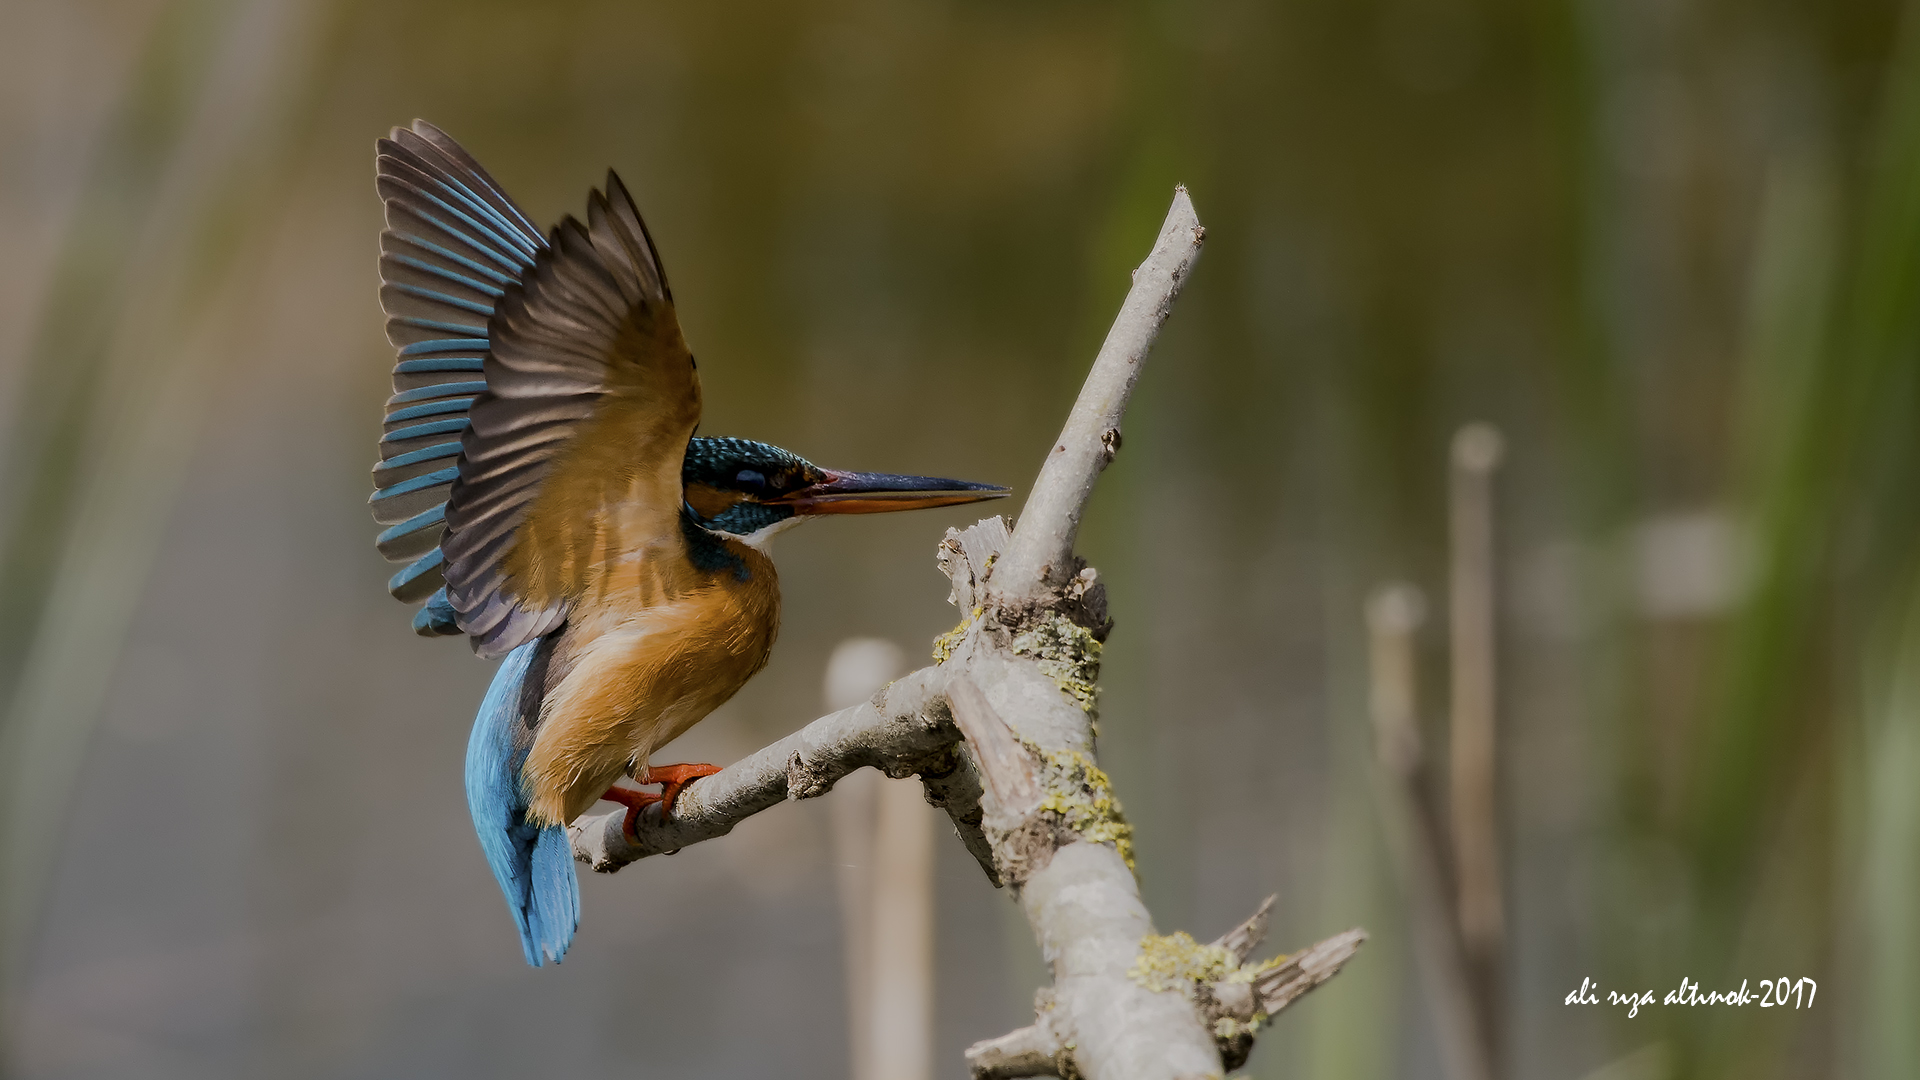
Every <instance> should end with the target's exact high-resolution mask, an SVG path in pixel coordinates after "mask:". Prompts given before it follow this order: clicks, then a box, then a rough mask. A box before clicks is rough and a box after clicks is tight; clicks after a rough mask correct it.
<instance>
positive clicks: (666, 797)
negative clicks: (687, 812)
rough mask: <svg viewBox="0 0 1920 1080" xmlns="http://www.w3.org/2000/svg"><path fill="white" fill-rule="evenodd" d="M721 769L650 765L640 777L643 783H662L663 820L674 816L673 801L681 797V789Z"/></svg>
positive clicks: (712, 766) (640, 781) (718, 767)
mask: <svg viewBox="0 0 1920 1080" xmlns="http://www.w3.org/2000/svg"><path fill="white" fill-rule="evenodd" d="M719 771H720V766H718V765H649V766H647V768H646V771H644V772H642V773H641V774H640V776H639V777H638V782H639V783H642V784H659V785H660V801H661V803H662V804H664V805H662V806H661V807H660V817H661V820H663V821H664V820H665V819H666V818H668V817H670V816H672V814H673V803H674V800H675V799H678V798H679V797H680V789H681V788H683V787H686V786H687V785H688V784H689V783H692V782H693V781H695V780H698V779H700V778H701V777H703V776H712V775H713V774H714V773H717V772H719Z"/></svg>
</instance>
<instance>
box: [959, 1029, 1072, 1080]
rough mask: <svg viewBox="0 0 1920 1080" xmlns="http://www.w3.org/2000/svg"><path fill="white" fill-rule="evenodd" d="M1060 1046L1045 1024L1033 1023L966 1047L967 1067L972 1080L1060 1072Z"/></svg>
mask: <svg viewBox="0 0 1920 1080" xmlns="http://www.w3.org/2000/svg"><path fill="white" fill-rule="evenodd" d="M1062 1049H1063V1047H1062V1046H1061V1045H1060V1040H1059V1039H1058V1038H1056V1037H1055V1036H1054V1034H1053V1032H1051V1031H1049V1030H1047V1026H1046V1025H1045V1024H1033V1025H1031V1026H1029V1027H1023V1028H1021V1029H1020V1030H1018V1031H1012V1032H1008V1033H1007V1034H1005V1035H1002V1036H1000V1037H999V1038H997V1039H987V1040H985V1041H983V1042H977V1043H974V1044H973V1045H972V1046H969V1047H967V1069H968V1071H969V1072H970V1073H971V1074H972V1077H973V1080H1015V1078H1016V1077H1026V1076H1059V1075H1060V1073H1061V1068H1060V1053H1061V1051H1062Z"/></svg>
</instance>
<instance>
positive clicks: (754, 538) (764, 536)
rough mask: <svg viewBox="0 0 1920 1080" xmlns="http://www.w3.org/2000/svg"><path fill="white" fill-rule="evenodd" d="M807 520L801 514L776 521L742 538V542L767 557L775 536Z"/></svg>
mask: <svg viewBox="0 0 1920 1080" xmlns="http://www.w3.org/2000/svg"><path fill="white" fill-rule="evenodd" d="M805 520H807V519H806V518H805V517H803V516H802V515H800V514H794V515H793V516H792V517H785V518H781V519H780V520H779V521H776V522H774V523H773V524H771V525H768V526H767V527H766V528H763V529H758V530H756V531H754V532H753V533H751V534H749V535H747V536H743V537H741V538H740V542H741V543H743V544H746V545H747V546H748V547H750V548H752V549H754V550H755V551H758V552H759V553H760V554H762V555H765V554H767V553H768V552H767V547H768V545H769V544H771V543H772V542H773V538H774V537H775V536H778V535H779V534H781V533H783V532H786V531H787V530H788V529H791V528H793V527H794V526H795V525H798V524H800V523H801V522H803V521H805Z"/></svg>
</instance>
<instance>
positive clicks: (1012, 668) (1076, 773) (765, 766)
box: [573, 188, 1366, 1080]
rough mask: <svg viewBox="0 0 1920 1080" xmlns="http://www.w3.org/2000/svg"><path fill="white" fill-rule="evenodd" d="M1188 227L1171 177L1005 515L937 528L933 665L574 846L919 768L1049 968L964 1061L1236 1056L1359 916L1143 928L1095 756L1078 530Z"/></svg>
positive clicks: (683, 828) (727, 823) (615, 817)
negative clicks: (1156, 219)
mask: <svg viewBox="0 0 1920 1080" xmlns="http://www.w3.org/2000/svg"><path fill="white" fill-rule="evenodd" d="M1204 237H1205V232H1204V230H1202V229H1201V227H1200V222H1199V219H1198V218H1197V217H1196V216H1195V214H1194V210H1193V204H1192V203H1191V202H1190V201H1189V200H1188V198H1187V193H1186V190H1185V189H1184V188H1182V189H1178V190H1176V191H1175V193H1174V199H1173V206H1172V207H1171V209H1170V210H1169V211H1168V214H1167V218H1166V222H1165V224H1164V225H1162V227H1161V229H1160V234H1159V237H1158V239H1157V241H1156V242H1155V244H1154V248H1153V252H1152V254H1151V255H1149V256H1148V258H1147V260H1146V262H1144V263H1142V264H1141V266H1140V268H1139V269H1138V270H1136V271H1135V272H1134V279H1133V288H1132V290H1131V291H1130V292H1129V293H1128V295H1127V299H1126V302H1125V304H1124V305H1122V307H1121V310H1120V314H1119V316H1118V317H1117V318H1116V319H1115V320H1114V324H1113V327H1112V329H1111V330H1110V331H1109V332H1108V334H1107V339H1106V342H1105V344H1104V345H1102V347H1101V349H1100V353H1099V356H1098V357H1097V358H1096V359H1095V361H1094V365H1093V369H1092V370H1091V371H1090V372H1089V373H1088V376H1087V380H1086V383H1085V385H1084V386H1083V387H1082V389H1081V393H1080V397H1079V400H1078V401H1077V402H1076V403H1075V404H1074V407H1073V411H1072V413H1071V414H1070V415H1069V417H1068V420H1067V424H1066V427H1065V428H1064V429H1063V430H1062V431H1061V433H1060V438H1059V439H1058V440H1057V441H1056V443H1055V444H1054V446H1053V449H1052V450H1051V452H1050V453H1049V454H1048V455H1047V459H1046V461H1045V463H1044V464H1043V465H1042V468H1041V471H1040V476H1039V478H1038V479H1037V480H1036V481H1035V483H1034V487H1033V491H1032V493H1031V495H1030V496H1029V498H1028V500H1027V504H1026V506H1025V508H1024V509H1023V511H1022V513H1021V515H1020V521H1019V525H1018V527H1016V528H1015V529H1013V530H1012V531H1011V533H1009V531H1008V529H1007V527H1006V525H1005V523H1004V522H1002V521H1001V520H1000V519H999V518H990V519H988V520H986V521H983V522H981V523H979V524H977V525H975V526H973V527H971V528H969V529H966V530H959V531H949V532H948V534H947V537H946V539H945V541H943V542H942V544H941V546H940V554H939V559H940V568H941V570H942V571H943V572H945V573H946V574H947V575H948V577H949V578H950V579H951V581H952V583H953V593H952V596H951V599H952V601H953V602H954V603H955V604H956V605H957V606H958V607H959V608H960V610H961V611H963V612H966V613H968V617H967V620H966V621H965V622H964V623H963V624H962V625H961V626H960V627H959V628H958V629H957V630H956V631H955V632H954V633H953V634H950V635H948V636H947V637H946V638H943V639H942V642H941V646H940V655H941V662H940V663H938V664H937V665H936V666H934V667H931V668H925V669H922V670H920V671H916V672H914V673H913V674H911V675H908V676H906V677H905V678H902V679H900V680H899V681H897V682H895V683H893V684H892V685H890V686H888V687H886V688H885V689H883V690H881V691H880V692H879V693H878V694H876V695H874V698H873V700H872V701H870V702H866V703H864V704H861V705H858V706H855V707H853V708H851V709H844V710H842V711H840V712H837V713H834V714H832V715H830V716H824V717H821V718H820V719H818V720H816V721H814V722H813V723H811V724H809V725H807V726H806V727H805V728H803V729H802V730H800V731H799V732H797V733H795V734H794V735H791V736H789V737H787V738H786V739H783V740H781V741H780V742H778V743H775V744H773V745H772V746H769V747H767V748H766V749H764V750H761V751H760V752H759V753H756V754H754V755H752V756H751V757H748V758H746V759H745V760H743V761H740V762H738V763H736V764H734V765H731V766H729V767H728V768H726V769H724V770H722V771H721V772H719V773H718V774H716V775H714V776H711V777H707V778H705V779H702V780H698V781H695V782H694V783H692V784H690V785H688V786H687V787H686V788H685V789H684V790H683V791H682V792H681V794H680V796H679V799H678V801H677V803H676V805H675V806H674V807H673V808H672V814H671V816H670V817H669V818H668V819H666V820H662V818H661V815H660V812H659V811H658V810H657V809H654V808H652V807H649V808H648V809H647V811H646V812H645V813H644V814H642V815H641V817H640V820H639V823H638V825H637V827H636V830H635V833H634V835H632V836H629V835H627V834H626V833H625V832H624V830H623V823H622V818H623V815H622V814H620V813H615V814H610V815H606V816H604V817H599V818H591V819H586V820H584V821H582V822H580V823H579V824H578V825H576V826H575V827H574V830H573V840H574V853H575V856H576V857H577V858H579V859H580V860H582V861H585V862H589V863H591V864H592V865H593V867H594V868H595V869H596V870H606V871H611V870H617V869H619V868H620V867H621V866H623V865H625V864H627V863H629V862H632V861H634V860H636V859H639V858H643V857H645V856H647V855H653V854H660V853H664V852H670V851H674V850H677V849H679V848H682V847H685V846H686V845H688V844H692V843H697V842H699V841H701V840H707V839H711V838H713V837H716V836H722V835H725V834H726V833H727V832H728V831H729V830H731V829H732V828H733V826H734V825H736V824H738V823H739V822H740V821H741V820H743V819H745V818H746V817H748V816H750V815H752V814H754V813H758V812H759V811H761V810H764V809H766V808H767V807H770V806H773V805H774V804H776V803H779V802H782V801H785V800H786V799H789V798H794V799H800V798H810V797H813V796H815V795H820V794H823V793H825V792H826V791H827V790H828V789H830V788H831V787H832V786H833V783H834V781H836V780H838V779H839V778H840V777H842V776H844V775H846V774H847V773H849V772H851V771H853V770H854V769H857V768H862V767H868V766H871V767H873V768H878V769H881V770H883V771H885V772H886V773H888V774H889V775H891V776H896V777H898V776H906V775H910V774H914V773H918V774H919V775H920V776H921V778H922V780H923V781H925V783H926V788H927V794H928V798H929V800H930V801H933V802H934V803H936V804H938V805H942V806H944V807H945V808H946V810H947V812H948V814H949V815H951V816H952V818H953V821H954V824H955V827H956V829H957V830H958V832H959V833H960V835H961V837H962V839H963V840H964V841H965V842H966V844H967V847H968V849H969V850H970V851H972V852H973V854H974V856H975V857H976V858H977V859H979V860H980V863H981V865H982V867H983V868H985V869H986V871H987V874H988V876H989V877H990V878H992V879H993V881H994V883H995V884H996V885H997V884H1002V883H1004V884H1006V885H1008V886H1011V888H1012V890H1013V892H1014V894H1015V896H1016V898H1017V899H1018V900H1019V902H1020V904H1021V907H1022V908H1023V910H1024V911H1025V913H1026V915H1027V920H1028V923H1029V924H1030V925H1031V926H1032V928H1033V932H1034V935H1035V937H1036V938H1037V939H1038V940H1039V943H1040V947H1041V950H1042V952H1043V953H1044V954H1045V956H1046V959H1047V963H1048V965H1049V967H1050V968H1051V970H1052V973H1053V985H1052V986H1051V987H1049V988H1047V989H1045V990H1042V991H1041V992H1040V994H1039V997H1038V1002H1039V1008H1038V1010H1037V1012H1038V1016H1037V1017H1036V1021H1035V1023H1034V1024H1033V1025H1032V1026H1031V1027H1026V1028H1022V1029H1020V1030H1019V1031H1016V1032H1013V1033H1011V1034H1009V1035H1006V1036H1003V1037H1001V1038H999V1039H994V1040H990V1041H988V1042H984V1043H981V1044H979V1045H977V1046H975V1047H974V1048H973V1049H972V1050H971V1051H969V1052H968V1059H969V1062H970V1063H971V1066H972V1068H973V1070H974V1075H976V1076H980V1077H1017V1076H1060V1077H1076V1078H1082V1077H1083V1078H1086V1080H1186V1078H1197V1077H1207V1076H1220V1075H1222V1074H1223V1073H1224V1071H1225V1070H1227V1069H1232V1068H1237V1067H1238V1066H1239V1065H1240V1064H1241V1063H1242V1062H1244V1061H1245V1059H1246V1055H1247V1053H1248V1051H1249V1050H1250V1049H1251V1048H1252V1046H1253V1041H1254V1037H1255V1034H1256V1033H1257V1032H1258V1031H1259V1029H1260V1028H1261V1027H1262V1026H1263V1025H1264V1024H1265V1022H1266V1021H1267V1020H1268V1019H1269V1018H1271V1017H1272V1016H1273V1014H1275V1013H1277V1012H1278V1011H1279V1010H1281V1009H1283V1008H1286V1007H1287V1006H1288V1005H1289V1004H1291V1003H1292V1002H1293V1001H1295V1000H1296V999H1298V998H1299V997H1300V995H1302V994H1304V993H1306V992H1307V991H1309V990H1311V989H1313V988H1314V987H1315V986H1318V985H1320V984H1321V983H1322V982H1325V981H1326V980H1327V979H1329V978H1331V977H1332V976H1333V975H1334V973H1336V972H1337V971H1339V969H1340V966H1341V965H1342V964H1344V963H1345V962H1346V961H1347V960H1348V959H1349V958H1350V957H1352V955H1353V954H1354V951H1355V950H1356V949H1358V948H1359V946H1360V943H1361V942H1362V941H1364V940H1365V938H1366V934H1365V933H1364V932H1363V931H1360V930H1350V931H1347V932H1346V933H1344V934H1339V935H1336V936H1334V937H1332V938H1328V939H1327V940H1326V941H1323V942H1321V943H1319V944H1318V945H1315V946H1312V947H1311V948H1309V949H1306V950H1303V951H1302V952H1300V953H1298V954H1296V955H1293V956H1290V957H1280V958H1275V959H1274V960H1271V961H1267V962H1265V963H1254V962H1252V961H1251V954H1252V950H1253V949H1254V947H1255V946H1256V945H1257V944H1258V942H1259V940H1260V938H1261V936H1263V935H1264V933H1265V928H1266V919H1267V913H1268V910H1269V908H1270V907H1271V904H1272V900H1271V899H1269V900H1268V902H1267V905H1264V906H1262V908H1261V909H1260V911H1258V912H1256V913H1255V915H1254V917H1253V918H1252V919H1249V920H1248V921H1247V923H1245V924H1243V925H1242V926H1241V927H1239V928H1238V929H1236V930H1235V931H1233V932H1232V933H1230V934H1228V935H1227V936H1225V937H1223V938H1221V939H1220V940H1219V941H1217V942H1215V943H1213V944H1212V945H1206V946H1202V945H1197V944H1195V943H1194V942H1193V940H1192V939H1191V938H1188V937H1187V936H1186V935H1184V934H1175V935H1172V936H1170V937H1160V936H1158V935H1157V934H1155V932H1154V927H1153V921H1152V918H1151V917H1150V916H1149V915H1148V913H1147V910H1146V907H1145V905H1144V904H1142V903H1141V900H1140V893H1139V888H1138V885H1137V883H1136V881H1135V880H1134V876H1133V868H1132V858H1131V840H1130V836H1131V829H1130V827H1129V826H1128V825H1127V823H1126V820H1125V818H1124V817H1123V816H1122V814H1121V811H1120V804H1119V802H1118V800H1117V799H1116V798H1115V797H1114V794H1113V791H1112V788H1111V786H1110V785H1109V783H1108V781H1107V777H1106V775H1105V774H1104V773H1103V772H1101V770H1100V768H1099V766H1098V765H1097V763H1096V761H1095V757H1094V735H1093V717H1094V705H1095V695H1096V679H1097V676H1098V672H1099V654H1100V645H1101V642H1102V641H1104V640H1105V638H1106V635H1107V632H1108V630H1109V629H1110V628H1111V626H1112V624H1111V621H1110V620H1109V619H1108V618H1107V612H1106V595H1105V589H1104V587H1103V586H1102V585H1101V583H1100V580H1099V575H1098V574H1097V573H1096V572H1095V571H1094V570H1093V569H1092V568H1090V567H1086V566H1084V565H1083V564H1082V563H1080V561H1079V560H1078V559H1076V558H1075V556H1074V554H1073V544H1074V537H1075V535H1076V534H1077V532H1078V530H1079V523H1080V518H1081V514H1082V512H1083V511H1084V509H1085V507H1086V503H1087V500H1088V498H1089V497H1090V496H1091V495H1092V492H1093V486H1094V483H1095V481H1096V480H1097V479H1098V478H1099V475H1100V473H1101V471H1102V470H1104V469H1105V468H1106V466H1107V465H1108V464H1109V463H1110V462H1112V460H1113V458H1114V455H1115V454H1116V453H1117V452H1118V451H1119V449H1120V441H1121V440H1120V425H1121V419H1122V417H1123V415H1124V414H1125V411H1126V406H1127V401H1128V399H1129V397H1130V396H1131V394H1132V392H1133V387H1134V385H1135V383H1136V381H1137V380H1138V379H1139V375H1140V369H1141V365H1142V364H1143V363H1144V362H1145V360H1146V356H1147V353H1148V352H1149V351H1150V350H1151V348H1152V346H1153V342H1154V339H1155V337H1156V336H1157V335H1158V334H1159V330H1160V327H1161V325H1162V324H1163V323H1164V322H1165V321H1166V319H1167V315H1168V312H1169V310H1170V309H1171V307H1172V304H1173V301H1174V299H1175V297H1177V296H1178V295H1179V293H1180V289H1181V286H1182V285H1183V284H1184V283H1185V281H1186V279H1187V277H1188V275H1189V274H1190V273H1191V271H1192V269H1193V265H1194V261H1195V260H1196V259H1197V258H1198V257H1199V254H1200V246H1201V242H1202V240H1203V239H1204Z"/></svg>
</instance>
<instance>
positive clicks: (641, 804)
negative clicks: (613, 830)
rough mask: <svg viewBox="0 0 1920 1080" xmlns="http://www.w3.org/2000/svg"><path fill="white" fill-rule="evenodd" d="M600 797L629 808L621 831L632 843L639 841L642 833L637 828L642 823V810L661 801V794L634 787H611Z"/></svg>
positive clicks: (621, 824)
mask: <svg viewBox="0 0 1920 1080" xmlns="http://www.w3.org/2000/svg"><path fill="white" fill-rule="evenodd" d="M600 797H601V798H602V799H605V800H606V801H608V802H612V803H619V804H620V805H621V806H624V807H626V808H627V817H626V820H625V821H622V822H621V823H620V831H621V832H624V833H625V834H626V836H627V840H628V841H629V842H630V843H636V844H637V843H639V842H640V834H639V833H638V832H637V831H636V830H637V829H638V827H639V825H640V811H642V810H645V809H646V808H647V807H649V806H652V805H653V804H654V803H657V802H659V801H660V796H658V795H655V794H653V793H652V792H649V791H635V790H633V789H632V788H623V787H610V788H608V789H607V793H606V794H605V795H602V796H600Z"/></svg>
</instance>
